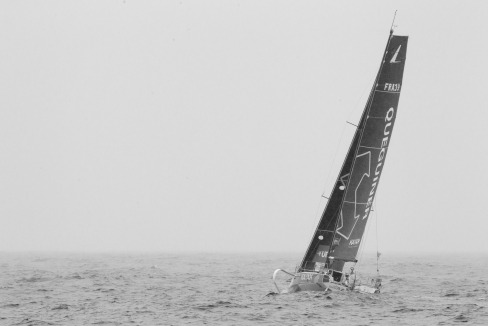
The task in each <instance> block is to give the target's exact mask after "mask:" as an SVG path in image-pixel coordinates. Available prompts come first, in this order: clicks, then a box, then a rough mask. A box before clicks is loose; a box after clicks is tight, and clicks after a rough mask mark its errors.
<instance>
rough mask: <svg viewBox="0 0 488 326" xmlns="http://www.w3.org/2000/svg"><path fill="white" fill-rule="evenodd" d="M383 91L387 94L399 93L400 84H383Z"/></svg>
mask: <svg viewBox="0 0 488 326" xmlns="http://www.w3.org/2000/svg"><path fill="white" fill-rule="evenodd" d="M383 90H384V91H387V92H399V91H400V84H390V83H385V87H384V88H383Z"/></svg>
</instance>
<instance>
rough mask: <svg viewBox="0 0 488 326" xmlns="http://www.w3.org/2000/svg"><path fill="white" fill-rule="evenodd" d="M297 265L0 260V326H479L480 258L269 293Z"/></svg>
mask: <svg viewBox="0 0 488 326" xmlns="http://www.w3.org/2000/svg"><path fill="white" fill-rule="evenodd" d="M300 258H301V255H299V254H276V253H274V254H263V253H259V254H216V253H215V254H48V253H28V254H27V253H16V254H14V253H0V325H459V324H463V325H488V273H487V272H488V256H486V255H485V256H483V255H481V256H480V255H477V256H476V255H462V254H459V255H441V256H439V255H421V256H419V255H413V254H412V255H406V254H402V255H399V254H395V255H393V254H384V255H382V257H381V259H380V268H381V269H380V272H381V275H382V278H383V288H382V293H381V294H359V293H355V292H349V291H347V292H341V291H336V292H331V293H320V292H301V293H294V294H282V295H276V294H275V293H276V291H277V290H276V289H275V287H274V284H273V281H272V273H273V271H274V270H275V269H276V268H285V269H287V270H291V271H293V270H294V266H295V265H296V264H297V263H298V262H299V260H300ZM357 271H358V278H363V279H365V280H367V279H368V278H370V277H371V276H374V275H375V273H376V260H375V257H374V255H364V257H363V259H362V260H361V263H360V264H359V265H358V266H357ZM286 281H287V279H286V277H282V279H280V284H286Z"/></svg>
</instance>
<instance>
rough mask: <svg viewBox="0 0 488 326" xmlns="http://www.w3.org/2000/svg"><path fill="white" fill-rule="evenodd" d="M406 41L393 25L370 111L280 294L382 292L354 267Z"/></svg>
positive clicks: (392, 118)
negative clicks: (358, 277) (361, 279)
mask: <svg viewBox="0 0 488 326" xmlns="http://www.w3.org/2000/svg"><path fill="white" fill-rule="evenodd" d="M407 42H408V36H399V35H394V34H393V25H392V28H391V29H390V33H389V36H388V41H387V44H386V49H385V51H384V53H383V57H382V59H381V64H380V67H379V70H378V73H377V75H376V79H375V81H374V83H373V87H372V89H371V92H370V94H369V97H368V100H367V102H366V106H365V108H364V110H363V113H362V115H361V119H360V121H359V124H358V125H357V127H356V131H355V133H354V137H353V139H352V142H351V144H350V146H349V150H348V152H347V155H346V157H345V159H344V162H343V164H342V167H341V169H340V172H339V175H338V176H337V179H336V181H335V184H334V186H333V189H332V193H331V194H330V196H329V197H328V202H327V205H326V206H325V208H324V211H323V213H322V215H321V218H320V221H319V223H318V225H317V228H316V230H315V232H314V234H313V237H312V239H311V241H310V244H309V246H308V248H307V250H306V252H305V255H304V257H303V259H302V261H301V263H300V265H299V266H297V269H296V270H295V272H294V273H289V272H287V271H285V270H282V269H277V270H276V271H275V272H274V274H273V281H274V283H275V285H276V288H277V289H278V292H279V293H283V292H288V293H291V292H296V291H324V290H334V289H339V290H355V291H359V292H366V293H379V292H380V287H381V278H380V277H379V275H378V276H377V277H376V278H373V279H371V282H369V283H367V284H362V285H361V284H360V283H359V280H356V278H355V276H356V273H355V271H354V267H355V265H356V263H357V262H358V260H357V257H358V251H359V248H360V246H361V244H362V240H363V235H364V231H365V227H366V224H367V223H368V217H369V214H370V212H371V210H372V205H373V201H374V199H375V194H376V192H377V190H378V184H379V181H380V177H381V172H382V171H383V168H384V166H385V159H386V154H387V153H388V148H389V146H390V140H391V135H392V131H393V126H394V124H395V119H396V116H397V113H398V101H399V98H400V92H401V89H402V79H403V70H404V67H405V59H406V54H407ZM378 257H379V255H378ZM280 272H283V273H286V274H289V275H290V276H292V279H291V282H290V285H289V287H288V289H285V290H283V291H281V289H280V288H279V286H278V284H277V283H276V277H277V274H278V273H280Z"/></svg>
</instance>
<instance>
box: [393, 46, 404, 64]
mask: <svg viewBox="0 0 488 326" xmlns="http://www.w3.org/2000/svg"><path fill="white" fill-rule="evenodd" d="M401 48H402V45H401V44H400V46H399V47H398V49H397V50H396V52H395V54H394V55H393V57H392V58H391V60H390V63H400V62H401V61H396V59H397V56H398V53H399V52H400V49H401Z"/></svg>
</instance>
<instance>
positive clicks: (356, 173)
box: [337, 151, 371, 240]
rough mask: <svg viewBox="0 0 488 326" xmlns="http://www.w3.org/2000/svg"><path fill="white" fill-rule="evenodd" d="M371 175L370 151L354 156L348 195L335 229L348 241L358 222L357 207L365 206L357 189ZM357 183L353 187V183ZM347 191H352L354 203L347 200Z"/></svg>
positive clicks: (363, 199)
mask: <svg viewBox="0 0 488 326" xmlns="http://www.w3.org/2000/svg"><path fill="white" fill-rule="evenodd" d="M370 175H371V151H368V152H365V153H362V154H360V155H358V156H356V162H355V164H354V169H353V171H352V174H351V176H350V178H349V179H350V182H351V183H352V184H350V185H349V188H348V189H349V190H348V193H346V199H345V200H344V205H343V206H342V209H341V212H340V215H339V227H338V228H337V233H338V234H340V235H341V236H343V237H344V238H346V239H348V240H349V237H350V236H351V234H352V231H353V230H354V227H355V226H356V223H357V222H358V221H359V220H360V218H359V217H360V216H361V213H360V212H359V210H360V209H359V207H358V206H359V205H361V204H363V205H364V204H365V202H366V199H367V197H366V198H359V197H360V196H361V195H362V197H364V195H363V193H362V192H360V191H358V190H359V187H360V186H361V184H362V183H363V180H364V179H365V178H369V177H370ZM355 182H357V184H356V185H355V184H354V183H355ZM353 189H354V190H353ZM349 191H354V201H352V200H351V199H352V198H351V199H349V198H348V197H351V195H352V193H350V192H349ZM348 195H349V196H348ZM351 215H352V216H351Z"/></svg>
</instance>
